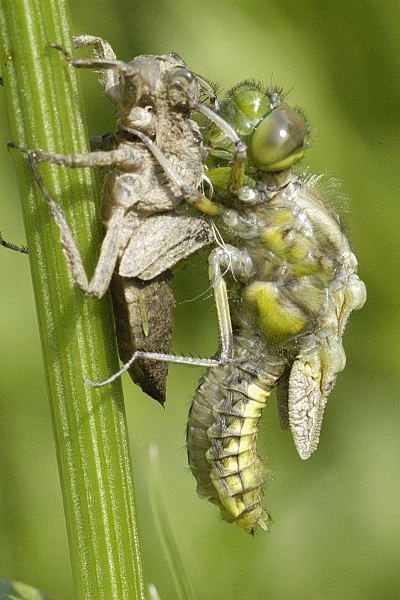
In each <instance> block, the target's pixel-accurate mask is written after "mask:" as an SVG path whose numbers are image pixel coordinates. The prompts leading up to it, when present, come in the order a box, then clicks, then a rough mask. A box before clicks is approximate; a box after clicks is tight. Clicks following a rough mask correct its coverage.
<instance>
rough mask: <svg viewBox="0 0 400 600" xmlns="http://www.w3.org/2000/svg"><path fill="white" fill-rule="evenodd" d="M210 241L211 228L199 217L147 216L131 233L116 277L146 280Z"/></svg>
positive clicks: (168, 214) (211, 238)
mask: <svg viewBox="0 0 400 600" xmlns="http://www.w3.org/2000/svg"><path fill="white" fill-rule="evenodd" d="M213 241H214V234H213V231H212V229H211V226H210V224H209V223H208V222H207V221H206V220H205V219H203V218H201V217H197V216H196V217H195V216H191V215H185V214H180V215H176V214H171V213H167V214H161V215H154V216H149V217H147V218H146V219H143V220H142V221H141V222H140V224H139V225H138V227H137V228H135V230H134V231H133V233H132V235H131V238H130V240H129V243H128V245H127V247H126V249H125V251H124V254H123V256H122V259H121V262H120V265H119V274H120V275H121V276H122V277H138V278H139V279H142V280H145V281H148V280H149V279H153V278H154V277H157V275H160V273H163V272H164V271H166V270H167V269H170V268H173V267H174V266H175V265H176V264H177V263H178V262H179V261H181V260H182V259H184V258H186V257H188V256H190V255H191V254H193V253H194V252H196V251H197V250H199V249H200V248H202V247H203V246H206V245H207V244H210V243H211V242H213Z"/></svg>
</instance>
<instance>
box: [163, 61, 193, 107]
mask: <svg viewBox="0 0 400 600" xmlns="http://www.w3.org/2000/svg"><path fill="white" fill-rule="evenodd" d="M193 81H194V78H193V74H192V73H191V71H189V70H188V69H185V68H184V67H177V68H176V69H174V71H173V73H172V75H171V78H170V82H169V84H168V98H169V101H170V103H171V104H172V105H174V106H176V105H178V104H182V105H185V104H187V103H188V100H189V97H190V96H191V95H192V94H193V91H192V86H193Z"/></svg>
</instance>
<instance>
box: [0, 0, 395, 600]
mask: <svg viewBox="0 0 400 600" xmlns="http://www.w3.org/2000/svg"><path fill="white" fill-rule="evenodd" d="M71 12H72V16H73V22H74V28H73V31H74V33H76V34H78V33H92V34H97V35H100V36H102V37H104V38H106V39H107V40H109V41H110V42H111V44H112V46H113V47H114V49H115V50H116V52H117V55H118V57H120V58H122V59H126V60H128V59H131V58H132V57H134V56H135V55H138V54H143V53H165V52H169V51H176V52H178V53H179V54H181V55H182V57H183V58H184V59H185V61H186V62H187V64H188V65H189V66H190V68H191V69H193V70H194V71H196V72H198V73H201V74H203V75H204V76H206V77H207V78H209V79H211V80H217V81H219V82H220V84H221V86H222V88H223V89H227V88H229V87H230V86H231V85H232V84H234V83H236V82H238V81H240V80H241V79H244V78H249V77H255V78H258V79H261V80H263V81H265V82H269V80H270V78H271V75H272V76H273V80H274V82H276V83H279V84H281V85H282V86H284V87H285V88H286V89H292V91H291V93H290V100H291V102H293V103H295V104H298V105H300V106H302V107H303V108H304V110H305V111H306V114H307V115H308V117H309V119H310V121H311V122H312V124H313V129H314V143H313V147H312V148H311V149H310V150H309V152H308V156H307V158H306V159H305V161H304V163H305V164H307V165H309V166H310V168H311V170H312V171H313V172H321V171H327V172H328V173H329V174H333V175H334V176H335V177H337V178H338V179H339V180H341V181H342V183H343V191H344V193H345V194H346V195H347V196H348V197H349V198H350V199H351V203H350V206H351V210H350V212H349V214H348V221H349V226H350V229H351V238H352V242H353V246H354V248H355V250H356V253H357V256H358V258H359V263H360V275H361V277H362V279H364V281H365V282H366V284H367V288H368V294H369V296H368V302H367V305H366V306H365V308H364V309H363V310H362V311H361V312H359V313H356V314H354V315H353V316H352V318H351V321H350V324H349V327H348V331H347V333H346V336H345V347H346V353H347V357H348V366H347V368H346V370H345V371H344V373H343V374H341V375H340V377H339V381H338V383H337V386H336V388H335V391H334V393H333V394H332V396H331V398H330V401H329V404H328V408H327V413H326V416H325V423H324V427H323V432H322V439H321V443H320V447H319V450H318V452H317V454H316V455H315V456H314V457H313V458H312V459H311V460H310V461H308V462H306V463H303V462H302V461H301V460H300V459H299V458H298V457H297V455H296V453H295V450H294V447H293V443H292V441H291V437H290V434H289V433H282V432H280V431H279V428H278V423H277V415H276V409H275V406H274V405H273V404H272V403H271V406H270V407H269V408H268V409H267V410H266V411H265V416H264V424H263V430H262V435H261V439H260V451H261V452H262V454H264V455H266V456H267V458H268V463H269V465H270V466H271V468H272V470H273V473H274V477H273V479H272V481H270V482H269V485H268V490H267V492H266V499H265V502H266V505H267V506H268V508H269V509H270V510H271V512H272V515H273V517H274V525H273V528H272V531H271V532H270V533H269V534H267V535H264V534H260V535H258V536H256V537H255V538H252V537H250V536H246V535H245V534H244V533H243V532H242V531H241V530H240V529H239V528H238V527H235V526H228V525H227V524H225V523H223V522H221V521H220V519H219V516H218V513H217V510H216V509H215V508H214V507H213V506H211V505H209V504H208V503H206V502H204V501H200V500H199V499H198V498H197V496H196V493H195V484H194V480H193V478H192V477H191V475H190V473H189V472H188V470H187V464H186V455H185V448H184V445H185V421H186V414H187V410H188V407H189V404H190V399H191V396H192V394H193V390H194V389H195V387H196V383H197V381H198V378H199V376H200V371H199V369H194V368H189V367H181V368H178V367H171V371H170V378H169V387H168V402H167V406H166V410H165V411H164V410H162V408H161V407H160V406H158V405H156V403H155V402H153V401H151V400H149V399H148V398H147V397H146V396H144V395H143V394H141V393H140V392H139V390H138V388H136V387H134V386H133V385H132V384H131V382H130V380H128V379H125V381H124V384H125V392H126V394H125V397H126V403H127V412H128V419H129V428H130V436H131V442H132V453H133V459H134V464H135V475H136V496H137V510H138V518H139V527H140V532H141V537H142V540H143V550H144V560H145V573H146V578H147V580H148V581H153V582H154V583H155V584H156V585H157V588H158V590H159V593H160V595H161V597H162V599H163V600H172V599H174V598H175V597H176V594H175V592H174V588H173V584H172V579H171V576H170V574H169V572H168V569H167V567H166V561H165V557H164V556H163V553H162V550H161V544H160V540H159V539H158V536H157V532H156V528H155V524H154V519H153V516H152V513H151V509H150V504H149V496H148V491H147V479H148V470H149V459H148V452H149V445H150V444H151V443H157V445H158V446H159V449H160V453H161V468H162V473H163V488H164V493H165V498H166V503H167V508H168V511H169V513H170V517H171V521H172V525H173V530H174V535H175V536H176V540H177V542H178V545H179V548H180V550H181V555H182V559H183V561H184V563H185V566H186V570H187V573H188V575H189V577H190V580H191V582H192V585H193V588H194V592H195V598H196V600H197V599H199V600H202V599H217V598H218V599H223V600H225V599H228V598H241V599H243V600H253V599H257V600H258V599H264V598H268V599H269V600H281V599H282V600H283V599H296V600H297V599H299V600H300V599H303V598H309V599H312V600H314V599H337V598H340V599H347V598H348V599H363V600H364V599H366V598H367V599H369V598H371V599H376V598H377V599H383V600H386V599H392V598H393V599H395V598H399V597H400V569H399V550H400V544H399V539H400V526H399V520H400V510H399V498H400V477H399V458H400V452H399V451H400V442H399V437H400V436H399V422H400V407H399V396H400V394H399V392H400V386H399V356H400V348H399V346H400V311H399V302H398V294H399V266H398V263H399V249H398V248H399V241H400V238H399V225H398V223H399V219H400V207H399V202H398V199H397V196H398V189H399V185H400V178H399V169H398V167H399V156H400V155H399V149H400V148H399V134H400V125H399V105H400V85H399V82H400V78H399V72H400V68H399V67H400V52H399V51H400V44H399V39H400V27H399V17H400V6H399V2H398V0H387V1H379V0H378V1H376V0H375V1H372V0H363V1H361V0H358V1H357V0H353V1H352V0H347V1H345V0H338V1H336V2H331V1H328V0H323V1H321V0H305V1H300V2H294V1H290V0H276V1H267V2H260V1H257V0H243V1H237V0H230V1H227V0H226V1H225V0H212V1H211V0H202V2H201V3H191V2H183V1H180V0H169V1H166V0H165V1H162V0H155V1H152V2H150V1H149V0H147V1H146V0H142V1H133V0H131V1H126V0H120V1H118V2H117V1H115V0H114V1H113V0H97V1H95V0H89V1H87V2H82V1H78V0H71ZM80 79H81V81H82V87H83V89H84V92H85V99H86V109H87V121H88V129H89V132H90V134H92V135H95V134H100V133H103V132H105V131H109V130H110V129H112V128H113V111H112V108H111V106H110V105H109V104H108V103H107V101H106V100H104V99H102V98H101V92H100V89H99V86H98V84H97V76H96V75H95V74H93V73H89V72H84V73H80ZM0 93H1V92H0ZM0 110H1V111H2V112H1V114H0V119H1V131H2V132H3V131H4V132H5V133H4V135H3V134H2V138H1V143H0V160H1V162H2V166H1V174H2V176H1V182H0V186H1V209H0V229H1V231H2V233H3V234H4V236H5V237H6V239H10V240H12V241H15V242H23V241H24V232H23V227H22V219H21V215H20V208H19V202H18V192H17V186H16V182H15V178H14V171H13V163H12V160H11V157H10V156H9V155H8V153H7V151H6V149H5V142H6V141H8V136H7V133H6V119H5V115H4V108H3V102H0ZM60 150H62V149H60ZM205 263H206V260H205V256H200V257H198V259H197V260H196V261H192V262H191V263H190V264H189V265H188V266H187V267H186V268H185V269H184V270H181V271H180V272H179V273H178V274H177V276H176V278H175V281H174V287H175V291H176V295H177V298H178V301H180V302H182V301H184V300H187V299H191V298H193V297H195V296H197V294H199V293H200V292H202V291H203V290H204V289H205V288H206V287H207V273H206V268H205ZM0 265H1V267H0V268H1V296H0V302H1V310H0V364H1V368H0V402H1V420H0V457H1V458H0V575H1V576H3V577H4V576H6V577H12V578H15V579H18V580H21V581H25V582H26V583H30V584H32V585H37V586H38V587H41V588H42V589H43V590H45V591H46V592H47V593H49V594H52V595H54V596H55V597H56V598H58V599H60V600H61V599H62V600H67V599H69V598H72V582H71V573H70V568H69V558H68V548H67V540H66V533H65V527H64V521H63V510H62V502H61V494H60V490H59V482H58V474H57V466H56V459H55V452H54V446H53V439H52V430H51V423H50V418H49V412H48V407H47V399H46V390H45V382H44V377H43V367H42V362H41V353H40V345H39V336H38V331H37V325H36V315H35V308H34V303H33V296H32V289H31V280H30V274H29V267H28V261H27V260H26V258H25V257H24V256H23V255H19V254H16V253H12V252H6V251H3V252H1V253H0ZM176 318H177V327H176V334H175V342H174V344H175V350H176V351H177V352H186V353H187V352H192V353H195V354H201V355H211V354H212V353H213V352H214V351H215V348H216V345H217V334H216V323H215V316H214V310H213V304H212V302H211V301H207V302H205V301H200V300H198V301H194V302H189V303H184V304H179V305H178V307H177V311H176ZM194 323H196V326H195V327H194V326H193V324H194Z"/></svg>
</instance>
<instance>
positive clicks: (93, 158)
mask: <svg viewBox="0 0 400 600" xmlns="http://www.w3.org/2000/svg"><path fill="white" fill-rule="evenodd" d="M9 147H13V148H17V149H18V150H20V151H22V152H24V153H25V154H27V156H28V162H29V165H30V167H31V169H32V172H33V175H34V178H35V181H36V183H37V185H38V187H39V189H40V190H41V192H42V194H43V196H44V198H45V199H46V201H47V203H48V205H49V208H50V212H51V214H52V216H53V218H54V220H55V221H56V223H57V225H58V227H59V229H60V233H61V243H62V246H63V249H64V253H65V255H66V257H67V261H68V264H69V268H70V271H71V275H72V278H73V280H74V282H75V283H76V284H77V285H78V286H79V287H80V289H81V290H82V291H83V292H84V293H85V294H87V295H88V296H93V297H96V298H101V297H102V296H104V294H105V292H106V291H107V289H108V287H109V283H110V280H111V277H112V274H113V271H114V269H115V265H116V262H117V258H118V252H119V248H120V243H121V242H120V240H121V234H122V230H123V224H124V217H125V214H126V208H125V207H124V206H118V203H116V208H114V210H113V212H112V214H111V216H110V218H109V220H108V223H107V231H106V235H105V236H104V239H103V242H102V245H101V249H100V256H99V259H98V262H97V265H96V268H95V271H94V275H93V277H92V279H91V280H90V281H89V280H88V277H87V275H86V271H85V267H84V265H83V261H82V257H81V255H80V252H79V249H78V247H77V245H76V242H75V239H74V237H73V234H72V231H71V229H70V227H69V225H68V223H67V220H66V218H65V215H64V213H63V211H62V209H61V207H60V206H59V205H58V204H57V203H56V202H55V200H54V199H53V197H52V196H51V194H50V193H49V191H48V190H47V189H46V186H45V184H44V181H43V179H42V177H41V175H40V173H39V172H38V169H37V165H36V163H37V161H45V162H50V163H55V164H61V165H65V166H68V167H83V166H87V167H93V166H96V167H97V166H99V165H101V166H104V165H112V164H114V163H115V162H120V159H118V156H121V157H123V156H125V155H126V153H125V152H122V153H121V152H120V151H119V150H113V151H110V152H102V151H99V152H87V153H83V154H56V153H51V152H42V151H41V150H27V149H26V148H22V147H19V146H17V145H16V144H9ZM125 158H126V156H125ZM114 192H115V193H116V194H117V193H118V189H117V188H116V189H115V190H114Z"/></svg>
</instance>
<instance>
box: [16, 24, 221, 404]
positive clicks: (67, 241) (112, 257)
mask: <svg viewBox="0 0 400 600" xmlns="http://www.w3.org/2000/svg"><path fill="white" fill-rule="evenodd" d="M74 42H75V46H76V47H82V46H93V47H94V50H95V56H94V57H93V58H89V59H72V57H71V56H70V55H69V54H68V53H67V52H65V51H64V50H63V49H62V48H60V47H59V46H58V45H57V44H52V46H53V47H55V48H57V49H59V50H61V51H62V52H63V54H64V56H65V57H66V58H67V60H68V62H69V63H70V64H71V65H72V66H74V67H76V68H89V69H97V70H102V72H103V77H102V84H103V87H104V93H105V96H106V97H107V98H108V99H109V100H110V101H111V102H112V103H113V104H114V105H115V107H116V112H117V128H116V131H115V133H113V134H110V135H105V136H102V137H101V138H96V139H95V140H94V141H93V144H92V147H93V151H92V152H89V153H84V154H69V155H68V154H56V153H50V152H44V151H42V150H27V149H25V148H19V149H20V150H22V151H23V152H25V153H27V155H28V158H29V162H30V164H31V166H32V168H33V171H34V174H35V178H36V180H37V182H38V184H39V186H40V187H41V189H42V191H43V193H44V196H45V197H46V200H47V202H48V203H49V207H50V210H51V212H52V214H53V216H54V218H55V220H56V222H57V224H58V226H59V228H60V232H61V242H62V245H63V249H64V252H65V255H66V257H67V260H68V263H69V267H70V270H71V274H72V277H73V279H74V281H75V282H76V283H77V284H78V286H79V287H80V288H81V289H82V291H83V292H85V294H87V295H89V296H93V297H96V298H101V297H102V296H103V295H104V294H105V293H106V291H107V290H108V288H109V287H110V288H111V292H112V296H113V305H114V314H115V323H116V331H117V339H118V348H119V354H120V357H121V360H122V361H123V362H126V361H128V360H129V359H130V358H131V357H132V355H133V354H134V353H135V352H136V353H138V352H139V353H141V352H143V353H144V354H145V355H146V354H149V353H150V355H151V354H152V353H157V354H161V355H164V354H165V355H166V356H169V353H170V347H171V336H172V328H173V314H172V311H173V308H174V305H175V300H174V296H173V294H172V292H171V290H170V288H169V285H168V279H169V278H170V277H171V273H170V269H171V268H172V267H174V266H175V265H176V264H177V263H178V262H179V261H180V260H182V259H184V258H186V257H188V256H189V255H191V254H192V253H194V252H196V251H197V250H198V249H200V248H201V247H203V246H205V245H207V244H209V243H211V242H212V241H213V240H214V234H213V231H212V228H211V226H210V224H209V223H208V221H207V220H206V219H205V218H204V217H203V216H202V214H201V212H200V211H203V209H204V205H205V209H206V210H205V212H207V206H208V204H207V203H208V201H207V198H205V196H203V194H202V193H201V191H199V192H197V190H201V188H202V185H203V181H204V179H205V175H204V164H203V160H204V148H203V146H202V139H201V134H200V131H199V129H198V126H197V124H196V123H195V122H194V121H193V120H192V119H191V118H190V109H191V108H192V107H191V106H189V103H188V101H189V99H190V98H194V99H197V98H198V96H199V95H200V93H201V91H203V92H205V93H206V94H207V95H209V96H210V97H212V95H213V91H212V89H211V87H210V86H209V85H208V84H206V83H205V82H204V81H203V80H202V79H201V78H200V77H198V76H194V75H193V74H192V73H191V72H190V71H188V70H187V69H186V66H185V64H184V62H183V61H182V59H181V58H180V57H179V56H178V55H177V54H168V55H164V56H152V55H149V56H139V57H137V58H135V59H134V60H132V61H131V62H129V63H125V62H122V61H119V60H117V59H116V57H115V54H114V52H113V50H112V48H111V46H110V45H109V44H108V43H107V42H106V41H104V40H102V39H101V38H98V37H94V36H89V35H82V36H80V37H78V38H76V39H75V40H74ZM139 136H143V140H142V139H140V137H139ZM146 142H147V143H146ZM149 143H150V144H153V146H152V149H151V150H152V151H151V152H149V149H148V144H149ZM10 146H11V147H15V145H14V144H10ZM157 153H159V154H160V156H161V159H162V161H163V163H164V164H163V166H160V163H159V158H158V156H157ZM39 161H44V162H50V163H53V164H59V165H64V166H66V167H100V168H101V169H102V172H103V178H104V190H103V202H102V221H103V226H104V231H105V236H104V240H103V243H102V246H101V251H100V256H99V259H98V263H97V266H96V269H95V272H94V274H93V276H92V278H91V280H89V279H88V277H87V275H86V272H85V269H84V266H83V263H82V260H81V256H80V253H79V250H78V248H77V246H76V243H75V240H74V239H73V236H72V234H71V231H70V228H69V225H68V223H67V222H66V220H65V217H64V215H63V213H62V211H61V209H60V208H59V206H58V205H57V204H56V203H55V201H54V200H53V198H52V197H51V195H50V194H49V192H48V191H47V190H46V189H45V188H44V185H43V182H42V180H41V177H40V175H39V173H38V171H37V162H39ZM165 161H168V162H167V163H166V162H165ZM166 165H167V166H166ZM168 170H170V171H171V172H173V178H171V177H168V175H169V173H168ZM171 181H172V182H171ZM184 199H185V200H186V202H185V201H184ZM188 204H192V205H194V206H195V207H196V206H197V207H198V208H199V209H200V211H190V209H188ZM211 204H212V203H210V205H211ZM8 246H10V245H8ZM14 249H15V248H14ZM207 364H209V363H207ZM167 370H168V364H167V362H166V361H162V362H159V361H153V360H151V361H149V360H146V359H145V358H144V360H140V361H134V362H132V364H131V366H130V368H129V373H130V376H131V377H132V379H133V380H134V381H135V382H136V383H138V384H139V385H140V386H141V387H142V389H143V390H144V391H145V392H147V393H148V394H149V395H151V396H153V397H154V398H155V399H156V400H158V401H159V402H161V403H163V402H164V400H165V382H166V375H167Z"/></svg>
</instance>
